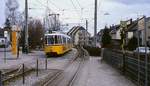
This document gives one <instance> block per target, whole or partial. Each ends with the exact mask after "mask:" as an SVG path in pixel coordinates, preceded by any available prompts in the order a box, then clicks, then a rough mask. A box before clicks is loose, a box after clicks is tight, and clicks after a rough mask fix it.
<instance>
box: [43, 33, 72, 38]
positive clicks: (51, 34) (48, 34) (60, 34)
mask: <svg viewBox="0 0 150 86" xmlns="http://www.w3.org/2000/svg"><path fill="white" fill-rule="evenodd" d="M54 35H59V36H64V37H67V38H71V37H70V36H68V35H66V34H62V33H47V34H45V36H54Z"/></svg>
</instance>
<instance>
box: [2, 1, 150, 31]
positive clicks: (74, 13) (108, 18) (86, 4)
mask: <svg viewBox="0 0 150 86" xmlns="http://www.w3.org/2000/svg"><path fill="white" fill-rule="evenodd" d="M6 1H7V0H1V2H0V8H1V10H0V26H3V24H4V21H5V2H6ZM24 1H25V0H18V2H19V5H20V7H19V9H18V10H19V11H21V12H22V11H24ZM28 1H29V2H28V4H29V8H32V9H30V10H29V17H33V18H38V19H41V20H42V19H43V16H45V13H46V11H45V9H46V6H48V7H49V9H50V12H51V13H52V12H53V13H59V14H60V20H61V22H62V23H63V24H66V23H75V24H78V23H82V24H81V25H84V26H85V20H86V19H87V20H88V21H89V28H88V31H89V32H90V33H91V34H93V33H94V29H93V28H94V20H93V18H94V0H48V2H49V3H48V4H47V0H28ZM106 14H107V15H106ZM142 15H146V16H148V17H149V16H150V0H98V31H99V30H100V29H103V28H104V26H105V25H107V26H110V25H112V24H114V25H115V24H119V22H120V20H127V19H130V18H133V19H137V18H138V17H140V16H142ZM72 25H74V24H72Z"/></svg>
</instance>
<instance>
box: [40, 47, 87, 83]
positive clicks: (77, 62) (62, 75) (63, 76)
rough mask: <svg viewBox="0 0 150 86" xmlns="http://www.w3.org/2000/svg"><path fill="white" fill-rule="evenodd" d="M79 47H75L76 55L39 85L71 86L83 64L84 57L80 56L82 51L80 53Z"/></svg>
mask: <svg viewBox="0 0 150 86" xmlns="http://www.w3.org/2000/svg"><path fill="white" fill-rule="evenodd" d="M81 49H82V48H80V47H77V50H78V55H77V56H76V57H75V58H74V59H72V61H70V62H69V63H68V64H67V65H66V67H65V68H64V70H63V71H61V72H59V73H58V74H55V75H54V76H53V77H52V78H51V79H49V81H47V82H45V84H43V85H40V86H73V85H74V82H75V81H76V79H77V77H78V75H79V73H80V70H81V68H82V65H83V64H84V58H81V56H83V55H82V54H83V53H81V52H82V51H83V50H81ZM69 70H73V71H69ZM69 72H70V73H69Z"/></svg>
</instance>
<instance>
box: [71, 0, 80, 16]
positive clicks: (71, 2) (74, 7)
mask: <svg viewBox="0 0 150 86" xmlns="http://www.w3.org/2000/svg"><path fill="white" fill-rule="evenodd" d="M70 2H71V4H72V6H73V7H74V9H75V11H76V14H77V15H78V16H80V15H79V13H78V9H77V7H76V6H75V4H74V2H73V1H72V0H70Z"/></svg>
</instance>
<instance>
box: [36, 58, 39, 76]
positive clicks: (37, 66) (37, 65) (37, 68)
mask: <svg viewBox="0 0 150 86" xmlns="http://www.w3.org/2000/svg"><path fill="white" fill-rule="evenodd" d="M38 72H39V60H38V59H37V61H36V76H37V77H38V75H39V73H38Z"/></svg>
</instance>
